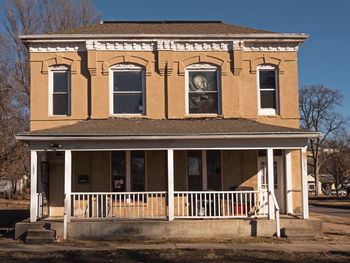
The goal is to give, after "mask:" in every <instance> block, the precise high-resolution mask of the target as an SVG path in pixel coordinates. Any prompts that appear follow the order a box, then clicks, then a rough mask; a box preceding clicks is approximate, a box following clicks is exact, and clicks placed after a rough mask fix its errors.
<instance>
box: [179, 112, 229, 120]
mask: <svg viewBox="0 0 350 263" xmlns="http://www.w3.org/2000/svg"><path fill="white" fill-rule="evenodd" d="M223 117H224V116H223V115H221V114H216V113H207V114H202V113H198V114H197V113H192V114H186V115H185V119H193V118H223Z"/></svg>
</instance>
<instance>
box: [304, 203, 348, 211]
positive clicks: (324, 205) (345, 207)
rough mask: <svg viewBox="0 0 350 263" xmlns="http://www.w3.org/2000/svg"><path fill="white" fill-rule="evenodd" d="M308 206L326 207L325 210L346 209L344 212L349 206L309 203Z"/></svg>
mask: <svg viewBox="0 0 350 263" xmlns="http://www.w3.org/2000/svg"><path fill="white" fill-rule="evenodd" d="M309 205H313V206H319V207H327V208H339V209H346V210H350V206H348V205H337V206H334V205H327V204H314V203H311V202H310V203H309Z"/></svg>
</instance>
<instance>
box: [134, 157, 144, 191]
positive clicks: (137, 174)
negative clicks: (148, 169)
mask: <svg viewBox="0 0 350 263" xmlns="http://www.w3.org/2000/svg"><path fill="white" fill-rule="evenodd" d="M131 186H132V187H131V190H132V191H135V192H140V191H145V152H143V151H135V152H131Z"/></svg>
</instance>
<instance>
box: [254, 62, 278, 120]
mask: <svg viewBox="0 0 350 263" xmlns="http://www.w3.org/2000/svg"><path fill="white" fill-rule="evenodd" d="M258 91H259V92H258V103H259V114H260V115H275V114H278V71H277V69H276V68H275V67H273V66H270V65H262V66H259V67H258Z"/></svg>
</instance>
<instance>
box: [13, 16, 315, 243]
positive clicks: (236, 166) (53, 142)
mask: <svg viewBox="0 0 350 263" xmlns="http://www.w3.org/2000/svg"><path fill="white" fill-rule="evenodd" d="M306 38H307V35H305V34H299V33H297V34H294V33H287V34H284V33H283V34H282V33H273V32H269V31H264V30H258V29H252V28H247V27H240V26H235V25H230V24H225V23H223V22H221V21H161V22H160V21H156V22H155V21H148V22H133V21H131V22H103V23H101V24H97V25H93V26H87V27H82V28H74V29H69V30H66V31H62V32H56V33H51V34H43V35H25V36H21V40H22V41H23V43H25V44H26V45H27V47H28V49H29V51H30V69H31V111H30V112H31V114H30V131H29V132H23V133H20V134H18V136H17V139H18V140H21V141H25V142H27V143H28V144H29V145H30V149H31V183H32V185H31V211H30V213H31V214H30V222H36V221H39V222H40V221H41V220H42V218H43V217H45V216H46V217H48V218H46V221H45V222H48V220H51V219H52V220H53V221H52V222H56V223H55V224H54V223H52V224H53V225H52V227H53V228H54V227H55V226H57V224H58V223H57V222H61V223H60V224H63V228H64V236H65V237H66V236H68V237H72V238H81V237H89V238H101V237H109V238H113V237H115V236H118V235H128V234H129V235H139V236H147V235H148V236H152V235H153V236H154V235H163V236H176V234H175V233H177V235H180V236H181V235H184V234H181V233H186V235H191V233H192V236H198V235H206V236H210V235H216V236H219V235H220V234H222V235H224V234H226V235H233V233H240V235H250V234H251V233H252V232H253V231H252V230H251V229H250V228H251V226H253V225H254V224H255V223H254V224H250V223H249V222H251V220H253V219H256V218H259V219H261V220H258V224H269V225H268V226H270V227H267V225H266V228H264V227H262V228H260V225H259V227H258V228H257V229H258V230H257V235H265V236H266V235H267V236H269V235H270V236H272V234H273V233H276V231H278V232H279V227H277V230H276V227H275V226H274V223H272V224H270V222H275V221H274V220H275V218H276V216H278V215H279V213H282V214H285V215H287V214H292V215H297V216H299V217H300V218H303V219H308V217H309V212H308V180H307V173H306V154H305V153H306V145H307V141H308V138H310V137H315V136H318V134H317V133H313V132H308V131H305V130H302V129H299V113H298V70H297V64H298V63H297V61H298V58H297V53H298V52H297V51H298V48H299V45H300V44H301V43H303V42H304V41H305V40H306ZM44 208H45V210H44ZM54 219H55V220H56V221H55V220H54ZM135 219H139V220H140V219H145V220H141V221H137V220H136V221H132V220H135ZM146 219H147V220H148V219H150V220H148V221H147V220H146ZM155 219H157V220H158V221H156V222H157V223H156V224H155V223H154V221H152V220H155ZM198 219H216V220H209V221H205V220H204V221H203V220H198ZM235 220H236V221H235ZM271 220H272V221H271ZM290 220H297V219H295V218H294V217H293V219H290ZM130 221H131V222H133V223H130ZM167 221H170V222H167ZM125 222H127V223H125ZM135 222H137V223H135ZM147 222H148V223H147ZM235 222H242V224H246V225H244V226H245V228H242V229H243V230H242V229H241V228H240V227H239V226H238V225H234V224H235ZM254 222H255V221H254ZM283 222H286V221H283ZM304 222H306V221H305V220H300V224H303V223H304ZM77 223H79V225H77ZM124 223H125V224H127V225H123V224H124ZM142 224H148V225H147V227H146V228H143V229H142V230H141V229H140V227H141V225H142ZM203 224H206V225H205V226H204V225H203ZM215 224H217V226H219V225H220V224H229V225H225V227H226V226H227V227H228V226H229V227H228V228H225V227H223V228H220V227H215ZM232 224H233V225H232ZM175 226H176V227H178V228H177V230H178V231H177V232H176V231H175V230H174V231H173V230H171V229H172V227H175ZM271 226H272V228H271ZM255 228H256V225H255ZM57 229H62V225H60V227H57ZM94 229H99V230H98V231H97V230H96V231H95V230H94ZM179 229H182V230H181V231H182V232H181V231H180V230H179ZM184 229H185V230H184ZM262 229H268V230H266V231H265V230H264V231H265V232H261V231H263V230H262ZM220 231H221V232H220Z"/></svg>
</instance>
